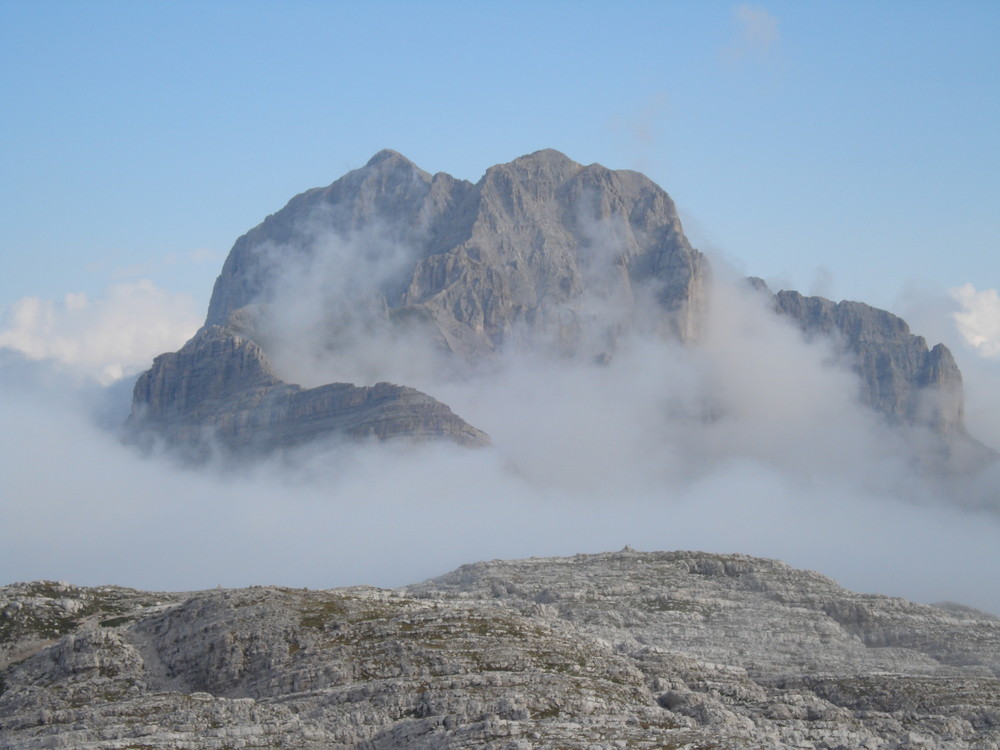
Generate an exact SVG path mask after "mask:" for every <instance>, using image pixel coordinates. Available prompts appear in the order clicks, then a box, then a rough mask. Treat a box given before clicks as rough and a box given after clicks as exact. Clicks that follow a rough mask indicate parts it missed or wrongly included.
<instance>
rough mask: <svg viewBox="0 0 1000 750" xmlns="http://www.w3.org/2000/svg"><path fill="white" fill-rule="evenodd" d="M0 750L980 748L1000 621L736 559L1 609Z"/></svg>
mask: <svg viewBox="0 0 1000 750" xmlns="http://www.w3.org/2000/svg"><path fill="white" fill-rule="evenodd" d="M0 737H2V738H3V741H4V747H10V748H18V749H21V750H27V749H28V748H42V747H45V748H53V747H55V748H58V747H66V748H69V747H73V748H92V749H94V750H97V749H101V750H111V748H122V747H154V748H161V747H162V748H168V747H197V748H209V747H211V748H229V747H242V748H258V747H260V748H263V747H295V748H315V749H316V750H319V749H320V748H330V747H343V748H358V749H359V750H360V749H361V748H383V749H384V750H391V749H395V748H398V749H399V750H402V749H403V748H413V747H421V748H453V749H456V750H457V749H458V748H494V749H495V750H500V748H511V747H539V748H556V747H559V748H593V747H609V748H617V747H628V748H663V747H676V748H692V749H693V748H728V749H731V750H735V749H737V748H748V747H767V748H778V749H779V750H781V749H784V748H802V747H817V748H891V747H895V748H904V747H911V748H918V747H942V748H955V749H959V748H988V747H995V746H997V743H1000V620H997V619H996V618H994V617H991V616H989V615H986V614H984V613H981V612H976V611H974V610H968V609H964V608H960V607H955V606H924V605H918V604H913V603H910V602H907V601H904V600H902V599H893V598H889V597H884V596H876V595H864V594H856V593H852V592H849V591H846V590H844V589H843V588H841V587H840V586H838V585H837V584H836V583H834V582H833V581H831V580H829V579H827V578H824V577H823V576H821V575H818V574H816V573H812V572H808V571H801V570H795V569H793V568H790V567H788V566H786V565H784V564H782V563H778V562H775V561H772V560H761V559H756V558H752V557H748V556H745V555H713V554H706V553H697V552H669V553H668V552H657V553H643V552H635V551H632V550H629V549H626V550H623V551H622V552H619V553H605V554H598V555H577V556H574V557H569V558H535V559H529V560H519V561H492V562H483V563H476V564H472V565H466V566H463V567H462V568H459V569H458V570H456V571H454V572H453V573H450V574H448V575H445V576H442V577H441V578H438V579H435V580H431V581H428V582H425V583H422V584H417V585H413V586H409V587H405V588H401V589H393V590H383V589H375V588H371V587H355V588H346V589H336V590H329V591H310V590H306V589H285V588H277V587H271V586H266V587H264V586H260V587H253V588H249V589H240V590H225V589H216V590H213V591H205V592H199V593H192V594H176V593H174V594H168V593H149V592H142V591H134V590H130V589H122V588H118V587H101V588H79V587H75V586H70V585H68V584H59V583H52V582H37V583H32V584H14V585H10V586H6V587H3V588H0Z"/></svg>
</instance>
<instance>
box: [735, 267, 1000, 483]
mask: <svg viewBox="0 0 1000 750" xmlns="http://www.w3.org/2000/svg"><path fill="white" fill-rule="evenodd" d="M751 283H753V284H754V285H755V286H756V288H758V289H759V290H761V291H768V290H767V287H766V285H764V284H763V282H760V281H759V280H752V282H751ZM773 300H774V306H775V309H776V310H777V311H778V312H779V313H780V314H781V315H783V316H786V317H788V318H791V319H792V320H794V321H795V322H796V323H797V324H798V326H799V327H800V328H801V329H802V331H803V333H805V334H806V336H808V337H817V336H822V337H826V338H827V339H829V340H831V341H832V342H833V343H834V346H835V347H836V349H837V350H838V351H839V352H840V354H841V356H842V357H844V358H846V360H847V362H848V363H849V364H850V366H851V367H852V369H853V370H854V371H855V372H856V373H857V374H858V377H859V379H860V385H861V387H860V389H859V395H860V398H861V400H862V402H863V403H865V404H866V405H868V406H870V407H871V408H873V409H874V410H876V411H877V412H880V413H881V414H882V415H884V416H885V417H886V418H887V419H888V420H889V422H890V423H891V424H893V425H896V426H897V427H902V428H904V429H907V430H910V431H912V430H914V429H916V430H922V431H923V432H924V434H923V435H917V436H915V437H916V439H918V440H919V441H920V443H921V447H922V451H921V456H922V458H923V459H924V460H926V461H929V462H930V463H931V464H932V465H934V466H935V467H936V468H945V469H949V470H959V471H968V470H974V469H977V468H980V467H981V466H983V465H984V464H985V463H987V462H989V461H991V460H995V459H996V454H995V453H994V452H993V451H992V450H990V449H988V448H986V447H985V446H983V445H982V444H981V443H979V442H978V441H976V440H975V439H973V438H972V437H970V436H969V434H968V433H967V432H966V429H965V414H964V411H965V404H964V394H963V388H962V374H961V372H960V371H959V369H958V365H957V364H956V363H955V359H954V357H953V356H952V354H951V352H950V351H949V350H948V347H946V346H945V345H944V344H936V345H935V346H934V347H932V348H928V346H927V341H926V340H925V339H924V337H923V336H917V335H915V334H913V333H911V332H910V328H909V326H908V325H907V324H906V321H905V320H903V319H902V318H900V317H898V316H896V315H893V314H892V313H890V312H887V311H886V310H880V309H878V308H875V307H871V306H870V305H866V304H864V303H862V302H852V301H847V300H845V301H841V302H833V301H831V300H828V299H825V298H823V297H806V296H803V295H802V294H799V293H798V292H795V291H779V292H777V293H775V294H774V295H773Z"/></svg>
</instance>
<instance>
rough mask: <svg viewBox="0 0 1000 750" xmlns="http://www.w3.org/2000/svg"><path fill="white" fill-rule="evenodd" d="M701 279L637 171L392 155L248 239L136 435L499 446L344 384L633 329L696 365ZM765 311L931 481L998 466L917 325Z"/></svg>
mask: <svg viewBox="0 0 1000 750" xmlns="http://www.w3.org/2000/svg"><path fill="white" fill-rule="evenodd" d="M709 280H710V269H709V264H708V261H707V259H706V258H705V257H704V256H703V255H702V254H701V253H700V252H698V251H697V250H696V249H694V248H693V247H692V246H691V244H690V243H689V242H688V240H687V238H686V237H685V235H684V232H683V229H682V227H681V223H680V220H679V218H678V215H677V211H676V209H675V207H674V204H673V201H672V200H671V199H670V196H669V195H667V193H666V192H664V191H663V190H662V189H661V188H660V187H659V186H657V185H656V184H655V183H653V182H652V181H651V180H649V179H648V178H646V177H645V176H643V175H641V174H639V173H637V172H632V171H625V170H610V169H607V168H606V167H603V166H601V165H599V164H591V165H589V166H584V165H581V164H578V163H576V162H574V161H573V160H571V159H569V158H568V157H566V156H564V155H563V154H561V153H559V152H558V151H553V150H544V151H539V152H536V153H533V154H529V155H527V156H522V157H520V158H518V159H515V160H514V161H512V162H510V163H508V164H499V165H496V166H493V167H491V168H489V169H488V170H487V171H486V173H485V174H484V175H483V177H482V178H481V179H480V180H479V181H478V182H477V183H475V184H473V183H471V182H468V181H465V180H459V179H456V178H454V177H451V176H450V175H447V174H444V173H437V174H434V175H431V174H429V173H428V172H425V171H424V170H422V169H420V168H419V167H417V166H416V165H415V164H413V163H412V162H410V161H409V160H408V159H406V158H405V157H404V156H402V155H401V154H398V153H396V152H394V151H389V150H386V151H381V152H379V153H378V154H376V155H375V156H374V157H373V158H372V159H371V160H370V161H369V162H368V163H367V164H366V165H365V166H364V167H362V168H360V169H356V170H354V171H352V172H349V173H348V174H346V175H345V176H343V177H342V178H340V179H339V180H337V181H336V182H334V183H333V184H332V185H330V186H328V187H326V188H316V189H313V190H309V191H307V192H305V193H302V194H300V195H298V196H296V197H294V198H293V199H292V200H291V201H289V203H288V204H287V205H286V206H285V207H284V208H283V209H282V210H280V211H278V212H277V213H275V214H273V215H272V216H269V217H267V218H266V219H265V220H264V221H263V222H262V223H261V224H260V225H258V226H257V227H255V228H253V229H251V230H250V231H249V232H247V233H246V234H245V235H243V236H242V237H240V238H239V239H238V240H237V241H236V243H235V245H234V246H233V248H232V251H231V252H230V254H229V256H228V258H227V259H226V261H225V264H224V266H223V268H222V272H221V274H220V276H219V278H218V280H217V281H216V284H215V288H214V290H213V293H212V298H211V302H210V304H209V309H208V315H207V319H206V321H205V326H204V327H203V328H202V330H201V331H199V332H198V334H197V335H196V336H195V337H194V338H193V339H192V340H191V341H190V342H188V344H187V345H186V346H185V347H184V348H183V349H181V350H180V351H179V352H176V353H173V354H165V355H163V356H161V357H158V358H157V359H156V360H155V362H154V363H153V366H152V368H151V369H150V370H149V371H148V372H146V373H145V374H144V375H142V377H140V378H139V381H138V383H137V384H136V388H135V393H134V398H133V407H132V415H131V417H130V419H129V431H130V434H131V435H132V436H133V437H135V438H136V439H137V440H140V441H142V442H146V443H150V442H155V441H162V442H165V443H167V444H168V445H171V446H173V447H175V448H179V449H180V450H181V451H182V452H185V453H187V454H189V455H191V456H199V455H204V454H205V453H206V452H207V450H208V449H210V448H212V447H218V448H221V449H223V450H224V451H227V452H230V453H243V454H245V453H247V452H252V453H260V452H268V451H273V450H277V449H284V448H289V447H293V446H295V445H300V444H303V443H306V442H311V441H314V440H317V439H321V438H328V437H334V438H342V439H343V438H346V439H358V438H373V439H389V438H400V437H402V438H408V439H415V440H437V439H445V440H450V441H453V442H456V443H458V444H460V445H467V446H480V445H486V444H488V443H489V438H488V436H487V435H486V434H485V433H483V432H482V431H480V430H478V429H476V428H475V427H473V426H472V425H470V424H467V423H466V422H465V421H463V420H462V419H461V418H460V416H459V415H456V414H454V413H453V412H452V411H451V409H450V408H449V407H448V406H446V405H445V404H443V403H440V402H439V401H437V400H436V399H435V398H433V397H432V395H427V394H425V393H422V392H420V391H418V390H416V389H414V388H412V387H404V386H406V385H407V383H405V382H404V383H402V384H401V385H390V384H389V383H385V382H379V381H384V380H386V379H388V377H387V375H386V373H385V367H384V366H381V365H384V361H383V362H381V363H376V364H375V365H372V366H371V367H369V368H368V370H366V371H365V374H364V377H366V378H367V379H368V381H367V384H361V385H355V384H352V383H351V382H343V381H344V380H345V376H344V375H343V372H344V371H345V370H346V371H349V372H354V371H355V370H357V369H358V367H357V363H358V362H360V361H362V360H364V358H365V356H367V355H368V354H370V350H371V349H372V348H374V347H380V350H381V351H383V352H385V351H393V352H395V355H394V356H395V357H396V361H397V362H399V361H407V362H409V361H421V360H423V359H425V358H431V357H437V358H444V359H443V360H440V361H444V362H445V363H446V364H445V366H444V368H443V369H444V370H445V371H447V372H448V373H449V377H457V376H459V375H460V374H461V373H463V372H465V373H467V372H474V371H475V370H476V369H477V368H479V369H482V368H483V367H489V366H490V362H491V361H492V360H494V359H495V358H497V357H498V356H501V355H502V354H504V353H510V352H516V351H523V350H525V349H530V350H536V351H537V350H542V351H545V352H547V353H551V354H554V355H556V356H563V357H568V358H576V359H578V360H579V361H581V362H591V363H593V362H598V363H600V362H607V361H608V360H609V359H611V358H613V357H614V356H615V351H616V346H617V345H618V342H619V341H620V339H621V338H622V336H623V335H625V334H626V333H628V332H635V331H642V332H643V333H646V334H651V335H655V336H659V337H661V338H662V339H664V340H666V341H672V342H679V343H681V344H682V345H685V346H689V347H692V348H694V347H697V346H698V344H699V342H700V340H701V337H702V333H703V329H704V326H705V320H706V311H707V310H708V309H709V308H710V306H711V305H712V299H711V288H710V284H709ZM756 283H757V286H758V287H760V288H762V289H764V291H765V293H767V294H769V295H770V291H768V290H766V287H764V285H763V283H762V282H756ZM772 298H773V307H774V309H775V310H776V311H777V312H778V313H780V314H781V315H783V316H785V317H788V318H791V319H793V320H794V321H795V322H796V323H797V324H798V325H799V326H800V327H801V328H802V330H803V332H804V333H805V334H806V335H808V336H810V337H814V338H815V337H823V338H826V339H828V340H830V341H832V342H834V343H835V346H836V348H837V350H838V351H839V352H840V355H841V357H842V359H843V360H844V362H845V363H846V364H847V365H848V366H849V367H851V368H853V369H854V371H855V372H856V373H857V375H858V376H859V392H860V398H861V401H862V402H863V403H864V404H866V405H867V406H869V407H871V408H872V409H874V410H876V411H877V412H879V413H881V414H882V415H883V416H884V417H885V418H886V419H887V421H889V422H890V423H892V424H894V425H896V426H898V427H901V428H903V430H904V431H909V432H910V433H913V434H918V433H919V434H921V435H929V436H930V438H924V443H925V444H929V445H930V449H929V450H924V451H923V454H924V457H927V456H929V455H933V456H936V457H937V458H936V459H935V460H934V461H933V462H929V463H936V464H937V465H938V466H943V467H950V468H956V466H958V465H964V466H967V467H974V466H977V465H980V464H982V462H983V461H984V460H987V459H988V458H989V457H990V456H991V454H990V452H989V451H987V450H985V449H984V448H983V447H982V446H980V445H979V444H978V443H976V442H975V441H974V440H972V439H971V438H969V436H968V435H967V434H966V433H965V428H964V422H963V413H962V409H963V406H962V381H961V375H960V373H959V371H958V368H957V366H956V365H955V363H954V360H953V359H952V357H951V354H950V353H949V352H948V350H947V349H946V348H945V347H943V346H942V345H937V346H935V347H933V348H932V349H928V346H927V343H926V341H924V339H923V338H921V337H919V336H916V335H912V334H911V333H910V332H909V329H908V328H907V327H906V324H905V322H903V321H902V320H900V319H899V318H897V317H896V316H894V315H892V314H891V313H888V312H886V311H883V310H877V309H875V308H871V307H869V306H867V305H863V304H861V303H855V302H841V303H834V302H831V301H829V300H823V299H821V298H815V297H812V298H807V297H803V296H802V295H800V294H798V293H797V292H791V291H782V292H778V293H777V294H775V295H772ZM290 342H295V346H291V347H290ZM366 346H367V350H366ZM290 348H291V349H294V351H293V353H292V355H289V353H288V350H289V349H290ZM324 357H326V358H327V360H329V361H332V362H334V364H333V365H329V363H327V364H326V365H324V368H320V369H319V372H320V374H321V377H320V379H319V381H318V382H316V383H312V384H311V385H313V386H318V387H302V386H300V385H297V384H296V383H295V382H289V380H288V379H289V378H292V379H293V380H294V377H293V376H291V375H283V374H282V373H284V372H285V370H284V369H283V368H282V367H281V366H278V364H279V363H278V359H281V360H282V362H283V363H284V364H287V362H288V361H290V360H296V361H298V362H300V363H301V362H302V361H304V360H316V361H319V360H321V359H322V358H324ZM338 357H339V363H340V365H344V364H345V363H348V364H350V365H352V367H346V368H345V367H342V366H338V365H337V362H338V359H337V358H338ZM286 369H287V368H286ZM925 447H926V445H925Z"/></svg>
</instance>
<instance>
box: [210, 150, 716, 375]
mask: <svg viewBox="0 0 1000 750" xmlns="http://www.w3.org/2000/svg"><path fill="white" fill-rule="evenodd" d="M344 244H347V245H350V246H352V247H354V248H356V251H355V253H354V255H362V256H364V255H365V254H368V255H369V256H370V257H368V258H366V259H365V260H367V261H368V262H367V263H362V264H361V265H360V270H362V271H363V273H362V274H359V278H358V279H357V281H358V283H359V285H360V287H361V288H359V287H353V288H352V289H351V290H350V292H351V293H352V294H354V295H356V296H357V297H358V298H359V299H362V298H363V299H365V300H366V301H367V300H371V299H373V298H374V299H376V300H377V303H378V305H379V306H380V307H381V308H382V309H383V310H384V313H385V314H386V315H393V314H395V315H396V316H397V317H398V316H400V315H401V314H403V313H405V314H406V315H409V316H416V317H420V318H423V319H426V320H427V321H429V322H430V323H431V325H432V327H433V328H434V329H435V331H436V332H437V334H439V336H440V342H441V343H442V344H443V345H444V346H446V347H447V348H448V349H450V350H452V351H454V352H456V353H458V354H460V355H463V356H476V355H479V354H481V353H483V352H488V351H495V350H497V349H500V348H502V347H503V346H504V344H505V343H507V342H508V341H509V340H510V338H511V337H512V336H517V335H519V334H520V335H525V333H526V331H531V329H538V328H543V327H544V328H545V329H546V332H547V333H549V334H554V335H561V336H562V338H563V339H572V336H573V333H574V329H575V328H578V327H579V326H580V325H581V324H585V321H581V320H580V315H581V311H580V310H578V309H576V308H575V307H574V306H573V304H572V303H573V301H574V300H578V299H580V298H582V297H598V298H602V299H607V300H609V301H610V302H612V303H613V304H614V305H615V306H616V307H618V306H619V305H620V303H623V302H628V303H631V304H628V305H621V306H622V307H626V306H627V307H634V301H635V297H636V295H638V294H645V293H647V292H648V293H649V294H650V295H652V296H653V297H655V299H656V300H657V301H658V302H659V304H660V311H661V313H662V320H661V321H660V323H661V324H662V325H663V326H664V327H666V328H668V329H669V330H671V331H672V332H673V333H675V334H676V335H677V336H679V337H680V338H681V339H684V340H690V339H693V338H695V337H696V335H697V330H698V325H699V321H700V316H699V312H700V306H701V305H702V304H703V303H704V285H705V272H706V264H705V260H704V258H703V256H702V255H701V253H699V252H697V251H696V250H694V249H692V248H691V246H690V244H689V243H688V241H687V239H686V238H685V236H684V233H683V230H682V228H681V224H680V220H679V219H678V217H677V211H676V210H675V208H674V204H673V201H671V199H670V196H668V195H667V194H666V192H664V191H663V190H662V189H661V188H659V187H658V186H657V185H656V184H654V183H653V182H652V181H651V180H649V179H648V178H646V177H644V176H643V175H641V174H639V173H637V172H629V171H612V170H609V169H607V168H605V167H602V166H601V165H599V164H591V165H590V166H586V167H585V166H582V165H580V164H577V163H576V162H574V161H572V160H571V159H569V158H567V157H566V156H564V155H563V154H561V153H559V152H558V151H553V150H545V151H539V152H537V153H534V154H530V155H528V156H522V157H521V158H519V159H515V160H514V161H512V162H510V163H509V164H500V165H497V166H494V167H491V168H490V169H488V170H487V171H486V174H485V175H484V176H483V177H482V179H481V180H480V181H479V182H478V183H476V184H475V185H473V184H471V183H469V182H466V181H464V180H456V179H455V178H453V177H451V176H450V175H447V174H443V173H438V174H436V175H433V176H431V175H430V174H428V173H426V172H424V171H423V170H421V169H419V168H418V167H417V166H415V165H414V164H413V163H411V162H410V161H408V160H407V159H406V158H405V157H403V156H401V155H400V154H397V153H395V152H393V151H382V152H380V153H378V154H376V155H375V157H373V158H372V159H371V161H369V162H368V164H367V165H366V166H365V167H363V168H361V169H358V170H355V171H353V172H350V173H349V174H347V175H346V176H344V177H343V178H341V179H340V180H338V181H337V182H335V183H333V184H332V185H330V186H329V187H327V188H323V189H316V190H311V191H308V192H306V193H302V194H301V195H299V196H296V197H295V198H293V199H292V200H291V201H290V202H289V203H288V205H287V206H286V207H285V208H284V209H282V210H281V211H279V212H278V213H277V214H274V215H273V216H270V217H268V218H267V219H266V220H265V221H264V222H262V223H261V224H260V225H259V226H257V227H255V228H254V229H253V230H251V231H250V232H248V233H247V234H245V235H244V236H243V237H241V238H240V239H239V240H238V241H237V242H236V245H235V246H234V247H233V250H232V252H231V253H230V255H229V258H228V259H227V260H226V263H225V265H224V266H223V269H222V274H221V275H220V276H219V279H218V281H217V282H216V285H215V290H214V292H213V294H212V301H211V303H210V305H209V311H208V319H207V323H209V324H219V325H221V324H224V323H225V322H226V321H227V320H228V318H229V315H230V314H232V313H233V312H234V311H236V310H239V309H241V308H243V307H245V306H246V305H249V304H251V303H267V302H269V301H272V300H274V299H275V297H276V295H277V294H278V291H279V290H277V289H275V287H274V283H275V278H276V276H277V275H280V266H281V265H283V264H287V263H302V262H304V261H306V260H310V259H312V258H314V257H315V256H317V255H322V254H323V253H328V254H329V253H335V251H334V250H333V249H332V248H331V245H344ZM303 256H305V258H303ZM352 265H353V268H352ZM276 266H277V267H278V268H277V270H276ZM358 269H359V266H358V265H356V264H352V263H351V262H344V263H343V264H342V268H341V269H340V270H341V272H342V273H344V274H352V273H353V272H355V271H356V270H358ZM534 335H536V336H537V335H539V333H538V332H537V330H536V331H535V332H534ZM569 343H570V344H571V343H572V342H571V341H570V342H569Z"/></svg>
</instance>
